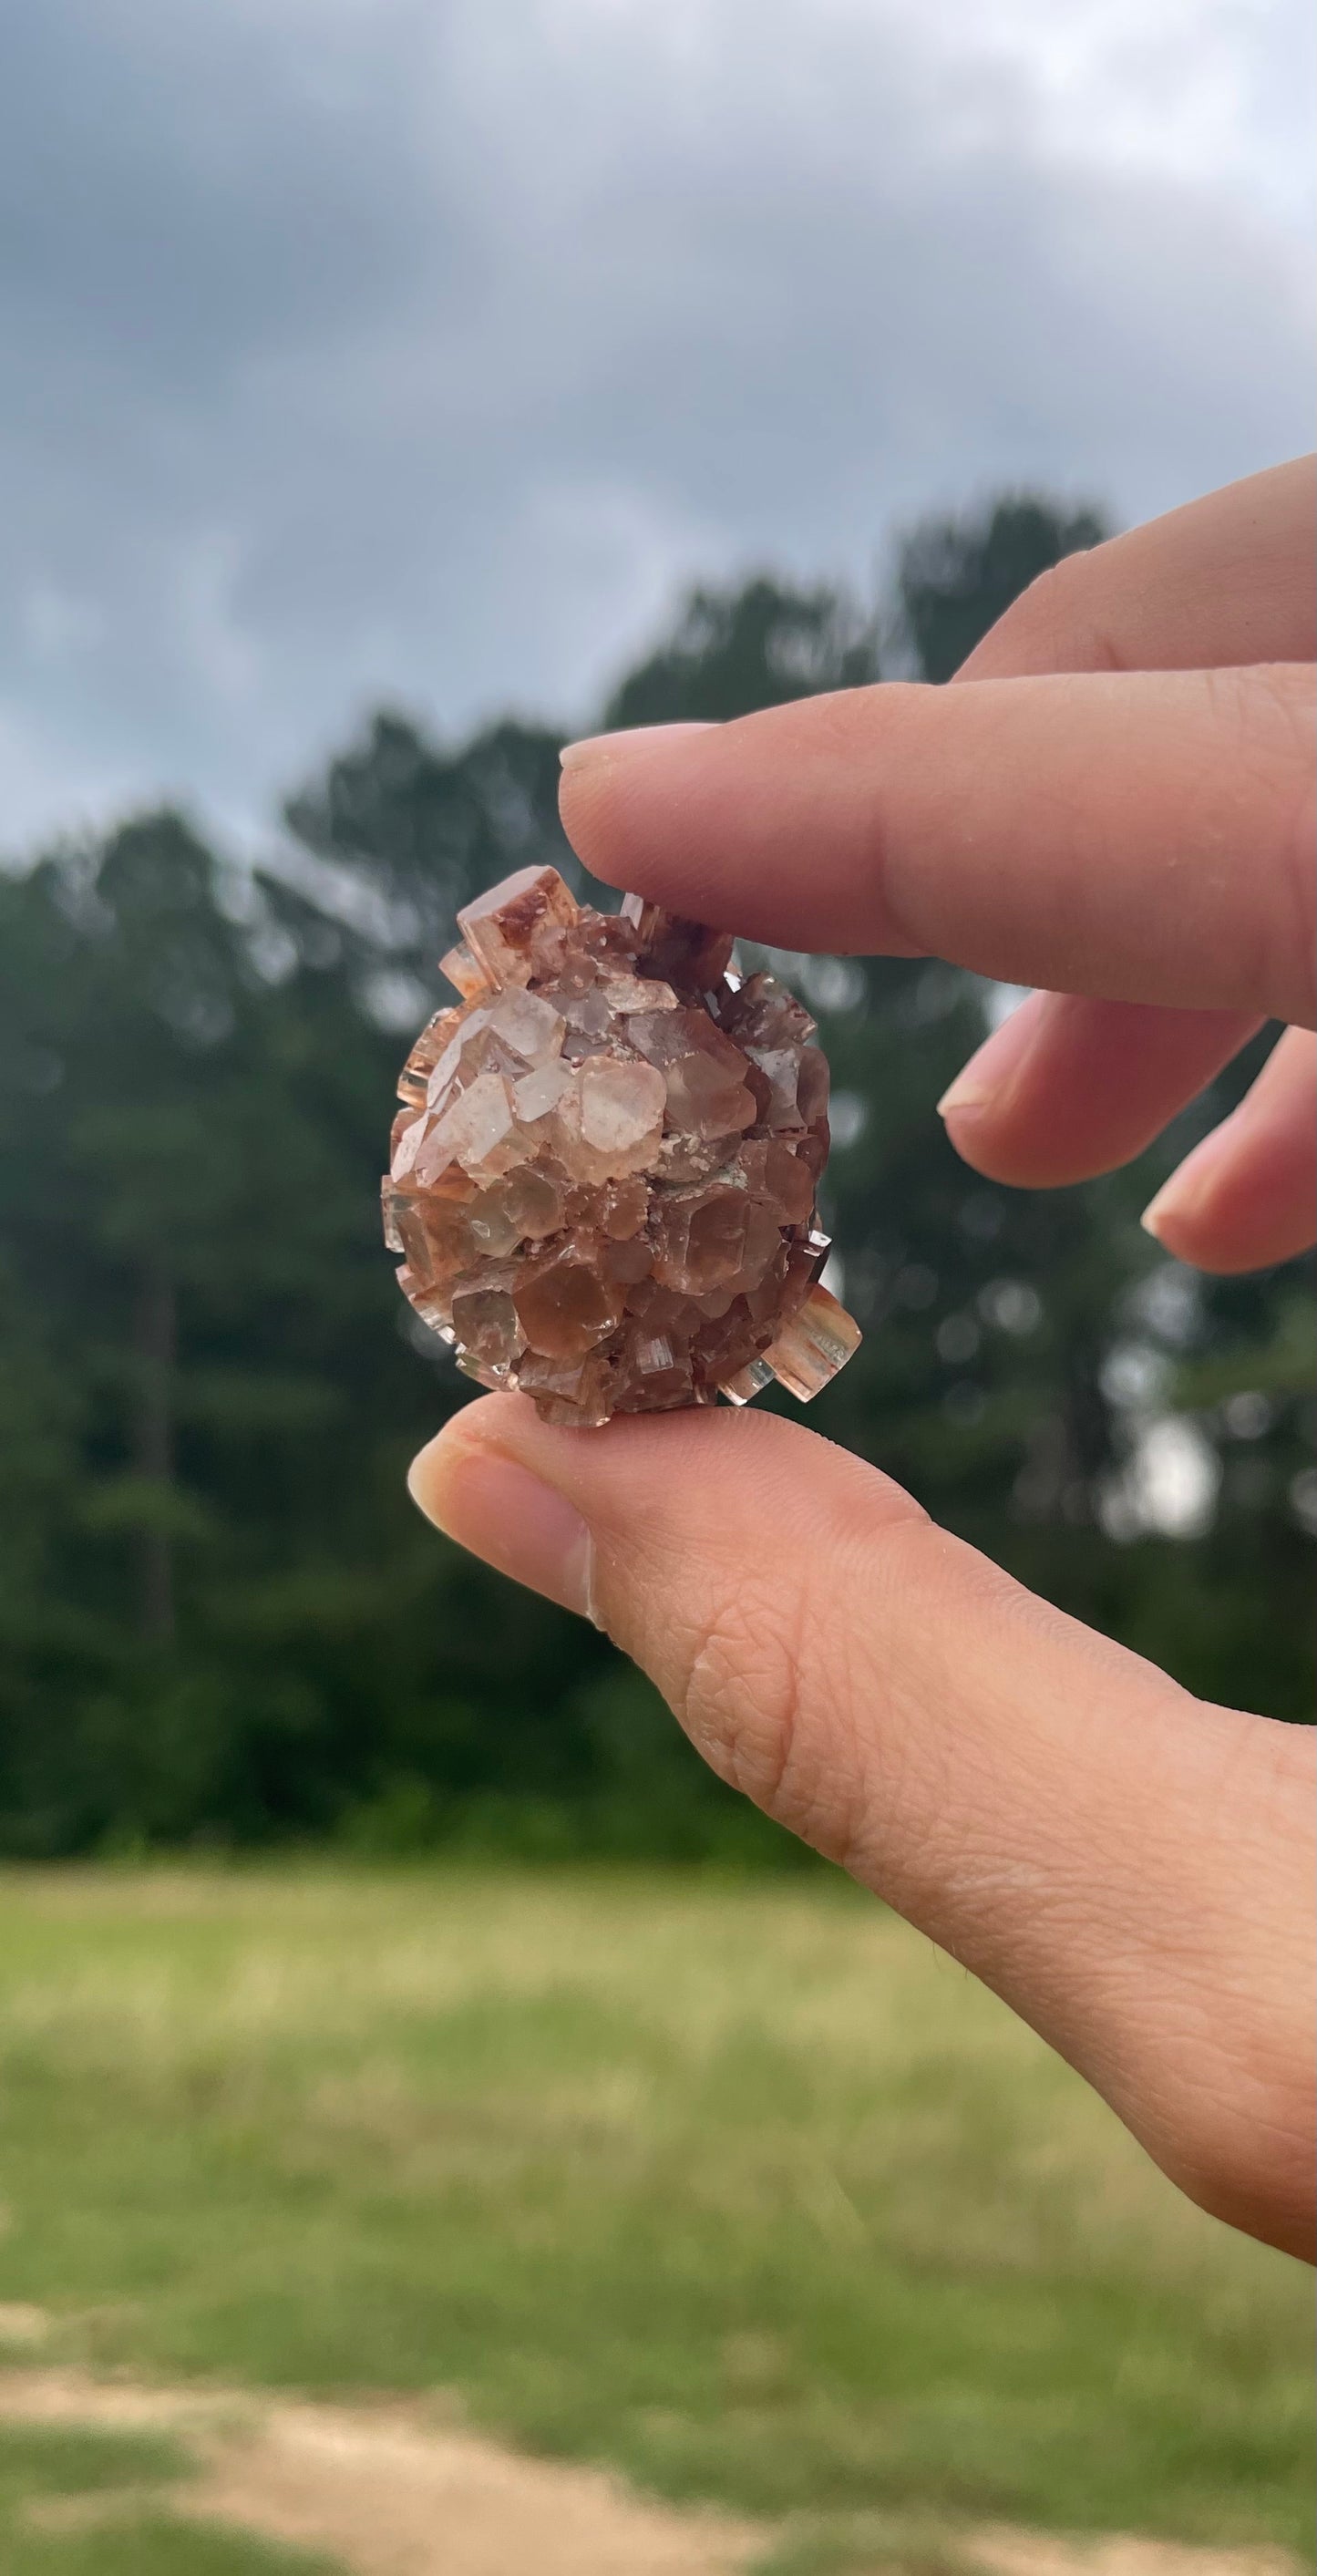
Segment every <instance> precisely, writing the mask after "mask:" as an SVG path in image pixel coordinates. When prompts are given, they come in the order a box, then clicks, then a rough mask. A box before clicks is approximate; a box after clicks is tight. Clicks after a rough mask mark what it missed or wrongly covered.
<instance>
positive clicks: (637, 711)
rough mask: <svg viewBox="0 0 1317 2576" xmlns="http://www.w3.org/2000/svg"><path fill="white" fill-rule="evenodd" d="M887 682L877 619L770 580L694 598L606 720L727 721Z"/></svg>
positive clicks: (622, 689) (834, 598) (837, 597)
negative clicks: (881, 673) (828, 692)
mask: <svg viewBox="0 0 1317 2576" xmlns="http://www.w3.org/2000/svg"><path fill="white" fill-rule="evenodd" d="M877 677H878V626H877V621H876V619H874V618H872V617H866V616H865V615H864V614H863V612H862V611H861V610H860V609H859V608H858V607H857V606H856V604H855V602H854V601H853V600H851V599H848V598H846V597H845V596H844V595H843V594H842V593H841V592H839V591H835V590H827V589H822V588H820V589H817V590H792V589H790V588H788V587H787V586H786V585H785V584H783V583H781V582H779V581H775V580H773V579H772V578H771V577H770V576H769V575H768V574H764V573H761V574H760V575H759V576H758V577H757V578H756V579H754V580H751V581H747V582H745V583H744V584H742V586H741V587H740V588H739V589H736V590H693V591H692V592H691V594H690V597H689V598H688V599H687V601H686V602H685V605H684V606H683V607H682V608H681V609H680V610H679V611H678V615H677V622H676V625H675V627H674V629H673V632H672V634H671V636H670V637H668V638H667V640H666V641H665V642H664V643H662V644H661V645H660V646H659V648H658V650H657V652H655V653H652V654H651V655H650V656H649V658H648V660H646V661H644V662H641V663H640V664H639V665H638V667H637V668H636V669H635V670H634V671H631V672H629V673H628V675H627V677H626V678H625V679H624V680H622V681H621V682H620V683H619V685H618V687H617V688H616V689H615V690H614V691H613V694H612V696H611V697H610V698H609V700H608V703H607V705H606V706H605V708H604V714H603V722H604V725H605V726H606V727H608V728H609V729H612V728H615V727H617V726H620V725H644V724H679V723H681V722H683V721H684V720H687V719H690V718H695V719H697V720H703V721H717V722H719V723H725V722H726V721H727V720H728V719H729V718H730V717H732V716H746V715H752V714H753V713H754V711H755V709H756V708H757V707H776V706H782V705H784V704H785V703H786V702H787V701H788V700H789V699H791V698H809V697H815V696H817V695H818V693H819V691H820V690H823V689H854V688H860V687H862V686H863V685H864V683H865V682H866V681H868V680H876V679H877Z"/></svg>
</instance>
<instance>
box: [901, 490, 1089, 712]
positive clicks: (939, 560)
mask: <svg viewBox="0 0 1317 2576" xmlns="http://www.w3.org/2000/svg"><path fill="white" fill-rule="evenodd" d="M1109 534H1110V530H1109V528H1108V527H1107V525H1106V522H1105V520H1104V518H1103V516H1102V513H1101V512H1100V511H1099V510H1095V509H1091V508H1081V509H1076V510H1066V509H1065V508H1063V507H1060V506H1058V505H1057V504H1056V503H1054V502H1050V501H1045V500H1041V499H1038V498H1037V497H1035V496H1034V495H1033V494H1031V493H1010V494H1007V495H1005V496H1004V497H1003V498H1002V499H1000V500H997V501H990V502H988V503H987V504H986V506H985V507H984V508H983V509H981V510H977V511H974V512H971V513H970V514H969V515H968V516H966V517H964V518H940V519H926V520H924V521H923V522H922V523H921V525H920V526H918V527H917V528H915V529H914V530H913V531H912V532H911V534H910V535H909V536H907V537H906V539H905V541H904V543H903V545H902V547H901V550H900V557H899V568H898V573H897V596H898V599H899V602H900V608H901V616H902V622H903V624H904V627H905V631H906V635H907V637H908V639H909V642H910V644H911V646H912V648H913V651H914V655H915V659H916V661H917V663H918V666H919V674H920V677H921V678H922V679H925V680H949V679H950V678H951V676H952V673H953V672H955V671H958V670H959V669H960V666H961V663H962V662H964V661H966V660H968V657H969V655H970V654H971V653H972V652H973V650H974V647H975V645H976V644H978V643H981V642H982V639H983V637H984V636H985V635H986V634H987V632H988V629H989V627H991V626H995V625H996V623H997V620H998V618H999V617H1001V616H1003V615H1004V614H1005V612H1006V610H1007V609H1008V608H1009V607H1010V605H1011V602H1012V600H1015V599H1018V598H1019V596H1020V593H1021V591H1024V590H1027V589H1028V587H1029V584H1030V582H1032V581H1036V580H1037V579H1038V576H1039V574H1040V573H1044V572H1050V570H1051V568H1052V566H1053V564H1057V563H1060V562H1061V560H1062V558H1063V556H1065V555H1073V554H1079V553H1080V552H1082V550H1083V549H1084V548H1085V547H1087V546H1096V545H1100V544H1101V542H1102V539H1103V538H1104V537H1105V536H1108V535H1109Z"/></svg>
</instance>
